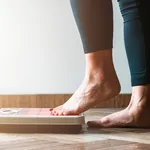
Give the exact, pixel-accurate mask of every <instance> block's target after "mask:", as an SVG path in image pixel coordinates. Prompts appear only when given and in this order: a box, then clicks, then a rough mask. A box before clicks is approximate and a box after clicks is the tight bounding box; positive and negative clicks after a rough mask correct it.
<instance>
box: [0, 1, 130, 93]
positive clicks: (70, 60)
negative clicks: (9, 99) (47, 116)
mask: <svg viewBox="0 0 150 150" xmlns="http://www.w3.org/2000/svg"><path fill="white" fill-rule="evenodd" d="M113 2H114V7H115V9H114V10H115V11H114V14H115V18H114V21H115V33H114V34H115V35H114V36H115V38H114V63H115V67H116V70H117V72H118V76H119V79H120V81H121V84H122V93H129V92H130V91H131V88H130V77H129V72H128V71H129V70H128V66H127V60H126V54H125V50H124V45H123V33H122V19H121V15H120V14H119V9H118V5H117V2H115V0H113ZM84 71H85V58H84V53H83V47H82V43H81V39H80V36H79V33H78V30H77V26H76V24H75V21H74V18H73V14H72V11H71V7H70V3H69V1H68V0H0V94H37V93H39V94H40V93H42V94H44V93H49V94H52V93H55V94H57V93H73V92H74V91H75V90H76V89H77V88H78V86H79V85H80V83H81V81H82V79H83V78H84Z"/></svg>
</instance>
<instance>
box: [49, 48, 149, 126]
mask: <svg viewBox="0 0 150 150" xmlns="http://www.w3.org/2000/svg"><path fill="white" fill-rule="evenodd" d="M85 57H86V71H85V77H84V80H83V82H82V83H81V85H80V86H79V88H78V89H77V90H76V92H75V93H74V94H73V96H72V97H71V98H70V99H69V100H68V101H67V102H66V103H64V104H63V105H61V106H58V107H56V108H50V112H51V114H52V115H56V116H57V115H78V114H80V113H82V112H84V111H86V110H88V109H89V108H91V107H92V106H94V105H96V104H97V103H100V102H102V101H105V100H108V99H110V98H113V97H114V96H116V95H118V94H119V93H120V83H119V80H118V78H117V75H116V72H115V69H114V65H113V61H112V51H111V50H101V51H97V52H93V53H87V54H85ZM149 99H150V86H149V85H143V86H134V87H132V96H131V101H130V103H129V105H128V107H127V108H125V109H124V110H122V111H119V112H117V113H113V114H111V115H108V116H106V117H104V118H101V119H99V120H94V121H89V122H88V123H87V124H88V126H89V127H150V117H149V114H150V100H149Z"/></svg>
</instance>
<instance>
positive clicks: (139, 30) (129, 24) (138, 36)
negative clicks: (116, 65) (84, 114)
mask: <svg viewBox="0 0 150 150" xmlns="http://www.w3.org/2000/svg"><path fill="white" fill-rule="evenodd" d="M139 2H140V1H139ZM147 3H149V2H148V1H147V2H145V1H141V2H140V3H137V1H136V0H134V1H130V0H120V7H121V11H122V13H123V16H124V30H125V45H126V50H127V56H128V60H129V66H130V71H131V80H132V86H133V87H132V97H131V101H130V103H129V105H128V107H127V108H126V109H124V110H122V111H120V112H117V113H114V114H111V115H109V116H106V117H104V118H102V119H101V120H98V121H93V122H89V123H88V124H89V126H100V127H122V126H132V127H133V126H135V127H150V117H149V114H150V94H149V93H150V76H149V72H150V67H149V66H150V62H149V61H150V53H149V48H150V45H149V41H148V39H149V38H148V37H149V34H150V29H149V22H148V20H147V19H146V18H145V17H146V16H148V15H149V13H148V11H149V8H147V6H149V5H148V4H147ZM125 14H126V15H125Z"/></svg>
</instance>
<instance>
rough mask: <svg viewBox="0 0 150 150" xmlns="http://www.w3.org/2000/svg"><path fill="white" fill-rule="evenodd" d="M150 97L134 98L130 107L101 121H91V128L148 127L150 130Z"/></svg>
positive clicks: (89, 124)
mask: <svg viewBox="0 0 150 150" xmlns="http://www.w3.org/2000/svg"><path fill="white" fill-rule="evenodd" d="M149 98H150V96H148V95H144V96H142V97H139V96H137V95H136V96H132V99H131V102H130V104H129V106H128V107H127V108H126V109H124V110H122V111H119V112H116V113H113V114H111V115H108V116H106V117H104V118H102V119H100V120H96V121H89V122H88V123H87V124H88V126H89V127H141V128H143V127H146V128H150V116H149V114H150V101H149V100H150V99H149Z"/></svg>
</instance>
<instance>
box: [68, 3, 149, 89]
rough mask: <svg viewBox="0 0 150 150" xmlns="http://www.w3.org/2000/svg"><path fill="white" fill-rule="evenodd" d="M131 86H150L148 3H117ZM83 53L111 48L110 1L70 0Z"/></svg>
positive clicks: (111, 23)
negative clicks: (121, 22) (122, 23)
mask: <svg viewBox="0 0 150 150" xmlns="http://www.w3.org/2000/svg"><path fill="white" fill-rule="evenodd" d="M118 3H119V7H120V12H121V14H122V17H123V20H124V43H125V48H126V53H127V58H128V62H129V67H130V73H131V83H132V86H139V85H148V84H150V23H149V22H150V21H149V19H150V8H149V6H150V0H118ZM70 4H71V8H72V12H73V14H74V18H75V21H76V24H77V26H78V29H79V32H80V35H81V40H82V43H83V48H84V53H85V54H87V53H91V52H96V51H100V50H108V49H112V48H113V9H112V1H111V0H70Z"/></svg>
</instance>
